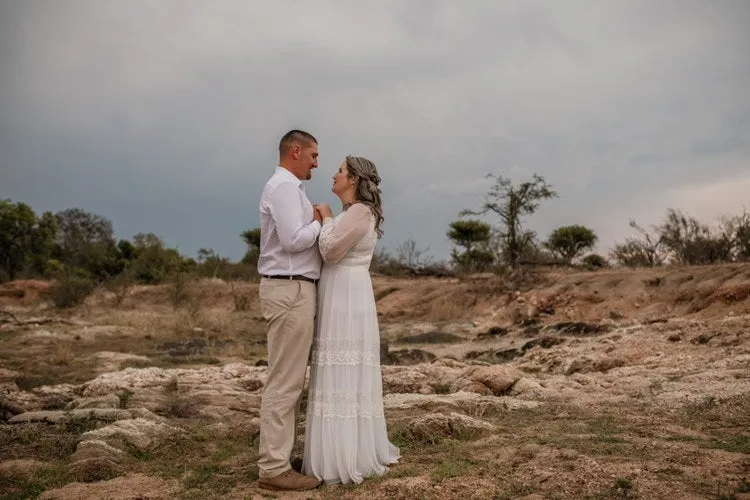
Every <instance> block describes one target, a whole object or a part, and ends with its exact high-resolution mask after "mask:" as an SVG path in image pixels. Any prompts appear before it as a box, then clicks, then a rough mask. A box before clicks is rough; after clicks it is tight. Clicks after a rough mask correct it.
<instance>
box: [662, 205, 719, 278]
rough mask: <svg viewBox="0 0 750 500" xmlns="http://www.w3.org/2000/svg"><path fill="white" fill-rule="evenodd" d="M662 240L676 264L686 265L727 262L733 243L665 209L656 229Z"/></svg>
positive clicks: (706, 227)
mask: <svg viewBox="0 0 750 500" xmlns="http://www.w3.org/2000/svg"><path fill="white" fill-rule="evenodd" d="M659 233H660V236H661V241H662V242H663V244H664V246H665V247H666V248H667V249H668V250H669V251H671V252H672V255H673V257H674V258H675V260H677V262H679V263H681V264H686V265H702V264H713V263H718V262H727V261H729V260H731V257H732V240H731V236H730V235H728V234H719V235H715V234H712V233H711V229H710V228H709V227H708V226H707V225H704V224H701V223H700V222H698V220H697V219H695V218H694V217H689V216H686V215H683V214H682V212H680V211H679V210H674V209H672V208H670V209H668V210H667V216H666V218H665V220H664V223H663V224H662V225H661V226H660V227H659Z"/></svg>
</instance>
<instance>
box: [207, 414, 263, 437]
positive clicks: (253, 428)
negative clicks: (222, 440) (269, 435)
mask: <svg viewBox="0 0 750 500" xmlns="http://www.w3.org/2000/svg"><path fill="white" fill-rule="evenodd" d="M208 428H209V429H210V430H211V431H213V432H214V433H215V434H216V435H217V436H219V437H221V436H224V435H227V436H230V435H231V436H234V437H236V436H237V435H238V434H240V435H243V436H247V437H249V438H254V437H257V436H259V435H260V418H258V417H255V418H251V419H245V420H243V421H241V422H237V423H235V424H228V423H225V422H218V423H215V424H211V425H209V426H208Z"/></svg>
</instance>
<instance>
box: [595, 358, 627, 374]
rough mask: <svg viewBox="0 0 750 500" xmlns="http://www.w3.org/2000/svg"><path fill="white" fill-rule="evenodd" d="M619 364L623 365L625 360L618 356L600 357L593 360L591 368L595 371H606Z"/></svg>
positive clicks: (619, 365) (617, 366)
mask: <svg viewBox="0 0 750 500" xmlns="http://www.w3.org/2000/svg"><path fill="white" fill-rule="evenodd" d="M621 366H625V361H623V360H622V359H620V358H602V359H597V360H596V361H594V364H593V366H592V368H593V370H594V371H596V372H603V373H607V372H608V371H609V370H611V369H613V368H619V367H621Z"/></svg>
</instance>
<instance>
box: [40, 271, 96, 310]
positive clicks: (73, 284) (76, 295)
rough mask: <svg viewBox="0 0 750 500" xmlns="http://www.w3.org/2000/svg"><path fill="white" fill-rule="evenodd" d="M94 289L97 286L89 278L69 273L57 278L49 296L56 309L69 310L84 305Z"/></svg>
mask: <svg viewBox="0 0 750 500" xmlns="http://www.w3.org/2000/svg"><path fill="white" fill-rule="evenodd" d="M94 288H96V285H95V284H94V282H93V281H92V280H91V278H89V277H88V276H83V275H81V274H80V273H74V272H70V271H67V272H63V273H61V274H59V275H58V276H57V279H56V280H55V283H54V284H53V285H52V286H51V287H50V288H49V296H50V298H51V299H52V303H53V304H54V305H55V307H57V308H58V309H67V308H70V307H76V306H80V305H81V304H83V302H84V301H85V300H86V297H88V296H89V295H91V292H93V291H94Z"/></svg>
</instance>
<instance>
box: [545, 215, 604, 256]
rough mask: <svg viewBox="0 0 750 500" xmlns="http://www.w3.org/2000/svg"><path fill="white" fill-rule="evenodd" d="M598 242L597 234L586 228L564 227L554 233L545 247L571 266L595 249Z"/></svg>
mask: <svg viewBox="0 0 750 500" xmlns="http://www.w3.org/2000/svg"><path fill="white" fill-rule="evenodd" d="M596 240H597V236H596V233H595V232H594V231H593V230H592V229H589V228H587V227H585V226H580V225H572V226H563V227H558V228H557V229H555V230H554V231H552V234H550V236H549V238H548V239H547V242H546V243H545V245H544V246H546V247H547V248H548V249H549V250H551V251H552V252H554V253H556V254H558V255H559V256H560V257H561V258H562V259H563V260H565V262H566V263H567V264H570V263H571V261H572V260H573V259H575V258H576V257H580V256H581V254H583V253H584V252H585V251H586V250H590V249H592V248H594V245H595V244H596Z"/></svg>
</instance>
